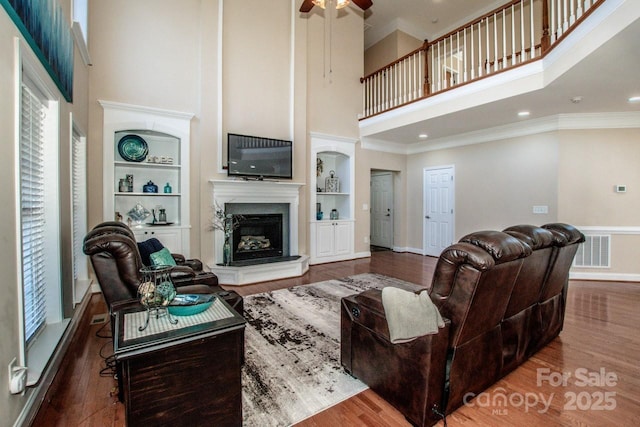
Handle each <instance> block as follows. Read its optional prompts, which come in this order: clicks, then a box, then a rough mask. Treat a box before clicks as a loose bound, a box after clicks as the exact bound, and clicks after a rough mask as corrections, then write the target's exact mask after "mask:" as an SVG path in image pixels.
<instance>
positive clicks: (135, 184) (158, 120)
mask: <svg viewBox="0 0 640 427" xmlns="http://www.w3.org/2000/svg"><path fill="white" fill-rule="evenodd" d="M100 104H101V105H102V107H103V109H104V119H103V123H104V133H103V135H104V136H103V156H104V158H103V161H104V168H103V177H104V179H103V182H104V189H103V207H104V209H103V211H104V220H105V221H111V220H114V219H116V220H121V221H123V222H125V223H129V224H130V225H131V227H132V230H133V232H134V234H135V236H136V239H137V240H138V241H144V240H147V239H149V238H151V237H156V238H157V239H158V240H160V241H161V242H162V244H163V245H164V246H165V247H167V248H169V250H171V252H174V253H181V254H184V255H185V256H189V232H190V224H189V222H190V221H189V141H190V127H191V118H192V117H193V115H192V114H189V113H181V112H175V111H167V110H160V109H156V108H149V107H141V106H136V105H129V104H121V103H115V102H107V101H100ZM121 141H123V142H128V141H132V142H131V144H132V145H133V148H131V147H130V146H129V151H127V150H126V149H125V147H126V146H125V145H124V144H122V143H121ZM132 153H133V154H132ZM123 155H124V157H123ZM151 183H152V184H153V185H155V186H157V192H150V191H148V189H149V188H150V187H147V188H146V190H147V191H145V186H147V185H149V184H151ZM136 206H141V207H142V208H144V209H146V210H148V211H149V212H151V215H150V216H149V217H147V218H145V219H143V220H142V221H135V220H133V219H130V217H129V215H128V213H129V212H130V211H131V210H132V209H134V208H135V207H136ZM161 214H162V217H161ZM154 216H155V222H154Z"/></svg>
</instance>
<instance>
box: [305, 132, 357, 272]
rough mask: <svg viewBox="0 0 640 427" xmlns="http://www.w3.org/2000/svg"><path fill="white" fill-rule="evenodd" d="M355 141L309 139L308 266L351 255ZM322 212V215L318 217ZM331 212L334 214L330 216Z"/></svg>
mask: <svg viewBox="0 0 640 427" xmlns="http://www.w3.org/2000/svg"><path fill="white" fill-rule="evenodd" d="M355 143H356V141H355V140H351V139H347V138H340V137H334V136H327V135H318V134H312V135H311V164H312V165H315V166H316V167H315V168H313V167H311V168H310V169H311V171H310V177H309V182H311V183H314V188H312V190H311V197H310V201H311V205H310V216H311V218H310V252H311V254H310V261H309V262H310V263H311V264H320V263H324V262H333V261H340V260H345V259H351V258H353V255H354V195H353V189H354V187H355V184H354V179H355V178H354V177H355ZM320 212H321V213H320ZM332 212H333V214H332Z"/></svg>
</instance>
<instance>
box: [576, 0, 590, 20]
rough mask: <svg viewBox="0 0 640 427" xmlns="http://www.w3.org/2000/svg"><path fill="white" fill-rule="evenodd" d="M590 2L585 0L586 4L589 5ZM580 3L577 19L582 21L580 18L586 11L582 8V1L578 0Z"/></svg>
mask: <svg viewBox="0 0 640 427" xmlns="http://www.w3.org/2000/svg"><path fill="white" fill-rule="evenodd" d="M587 1H588V0H585V3H587ZM577 2H578V8H577V9H576V19H580V17H581V16H582V14H583V13H584V9H583V8H582V1H580V0H577ZM585 7H586V4H585Z"/></svg>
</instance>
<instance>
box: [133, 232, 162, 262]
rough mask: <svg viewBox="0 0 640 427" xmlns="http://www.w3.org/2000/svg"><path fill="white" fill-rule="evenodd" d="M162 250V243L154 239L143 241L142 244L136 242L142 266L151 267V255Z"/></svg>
mask: <svg viewBox="0 0 640 427" xmlns="http://www.w3.org/2000/svg"><path fill="white" fill-rule="evenodd" d="M162 248H164V246H162V243H160V241H159V240H158V239H156V238H155V237H152V238H151V239H149V240H145V241H144V242H138V251H139V252H140V257H141V258H142V263H143V264H144V265H151V264H152V263H151V258H150V256H151V254H152V253H154V252H158V251H159V250H160V249H162Z"/></svg>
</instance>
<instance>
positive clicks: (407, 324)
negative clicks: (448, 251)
mask: <svg viewBox="0 0 640 427" xmlns="http://www.w3.org/2000/svg"><path fill="white" fill-rule="evenodd" d="M382 305H383V306H384V312H385V315H386V317H387V324H388V326H389V337H390V339H391V342H392V343H394V344H398V343H403V342H408V341H412V340H414V339H416V338H418V337H420V336H423V335H429V334H435V333H437V332H438V328H442V327H444V321H443V320H442V316H440V312H439V311H438V308H437V307H436V306H435V305H434V304H433V302H432V301H431V298H429V294H428V293H427V291H422V292H420V293H419V294H416V293H414V292H409V291H405V290H403V289H399V288H394V287H386V288H383V289H382Z"/></svg>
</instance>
